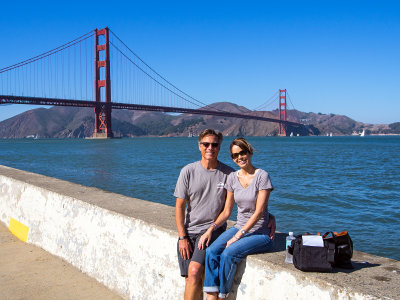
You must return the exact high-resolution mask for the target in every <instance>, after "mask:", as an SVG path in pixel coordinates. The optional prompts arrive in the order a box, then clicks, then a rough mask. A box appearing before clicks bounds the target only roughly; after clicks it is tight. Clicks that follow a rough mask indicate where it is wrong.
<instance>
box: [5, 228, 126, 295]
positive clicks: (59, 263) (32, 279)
mask: <svg viewBox="0 0 400 300" xmlns="http://www.w3.org/2000/svg"><path fill="white" fill-rule="evenodd" d="M0 299H2V300H16V299H32V300H34V299H40V300H44V299H59V300H63V299H93V300H97V299H110V300H114V299H115V300H117V299H122V298H120V297H119V296H117V295H116V294H114V293H113V292H112V291H110V290H109V289H107V288H106V287H105V286H104V285H102V284H101V283H99V282H97V281H96V280H95V279H93V278H91V277H89V276H87V275H85V274H83V273H82V272H81V271H79V270H78V269H76V268H74V267H73V266H72V265H70V264H69V263H67V262H66V261H64V260H62V259H61V258H59V257H56V256H54V255H51V254H49V253H48V252H46V251H44V250H43V249H41V248H38V247H35V246H33V245H31V244H27V243H24V242H22V241H20V240H19V239H18V238H16V237H15V236H14V235H13V234H12V233H11V232H10V231H9V230H8V228H7V227H6V226H5V225H4V224H3V223H1V222H0Z"/></svg>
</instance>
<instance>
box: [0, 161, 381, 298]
mask: <svg viewBox="0 0 400 300" xmlns="http://www.w3.org/2000/svg"><path fill="white" fill-rule="evenodd" d="M3 171H4V172H3ZM4 173H6V175H4ZM10 174H16V176H9V175H10ZM17 175H18V176H17ZM32 176H33V177H32ZM31 177H32V178H34V179H32V180H21V178H27V179H29V178H31ZM16 178H17V179H16ZM28 182H34V183H28ZM40 182H43V183H45V184H43V186H45V187H43V186H42V184H40ZM63 185H65V193H63V192H60V190H63ZM71 187H72V189H73V192H70V190H71ZM91 192H93V194H96V195H99V193H100V194H101V193H103V194H104V197H106V198H108V199H110V201H112V199H113V198H121V197H122V198H126V199H127V201H128V202H127V203H128V204H127V205H129V199H132V198H128V197H124V196H121V195H116V194H112V193H108V192H102V191H99V190H98V189H91V188H87V187H82V186H80V185H76V184H72V183H65V182H63V181H61V180H56V179H53V178H48V177H45V176H41V175H37V174H32V173H28V172H23V171H19V170H14V169H10V168H5V167H2V166H1V167H0V220H1V221H2V222H3V223H5V224H6V225H8V224H9V221H10V218H14V219H16V220H18V221H19V222H21V223H23V224H25V225H26V226H28V227H29V235H28V240H27V242H28V243H32V244H35V245H37V246H39V247H41V248H43V249H45V250H46V251H48V252H50V253H52V254H54V255H57V256H60V257H62V258H63V259H65V260H66V261H68V262H70V263H71V264H73V265H74V266H76V267H77V268H79V269H80V270H82V271H83V272H85V273H87V274H89V275H90V276H92V277H94V278H96V279H97V280H98V281H100V282H102V283H103V284H104V285H106V286H107V287H109V288H111V289H113V290H115V291H117V292H118V293H119V294H121V295H122V296H123V297H125V298H126V299H183V291H184V279H182V278H181V277H180V275H179V269H178V264H177V257H176V233H175V231H174V230H173V228H174V225H173V208H171V207H168V206H161V205H159V204H154V203H150V202H143V203H144V204H145V206H146V207H148V209H149V210H154V209H158V212H157V213H155V215H159V216H160V218H162V216H163V215H164V217H165V216H167V218H168V222H169V223H171V226H168V228H166V227H165V226H160V225H159V223H160V222H159V220H157V219H158V218H154V217H152V218H150V219H153V220H154V221H153V222H151V221H149V220H148V219H149V218H147V220H146V218H143V219H141V218H140V217H132V216H127V215H124V214H121V213H117V212H114V211H112V210H110V209H105V208H102V207H100V206H97V205H94V204H91V203H89V202H90V201H86V200H82V199H79V197H77V196H76V195H79V193H82V195H83V194H85V195H88V194H89V195H90V194H91ZM70 194H73V195H75V196H71V195H70ZM83 198H84V197H83ZM135 201H141V200H137V199H135ZM135 203H137V202H135ZM115 205H116V206H118V205H119V204H118V205H117V204H115ZM160 207H161V209H160ZM121 209H122V210H126V211H128V210H129V209H130V210H135V207H130V208H129V209H128V208H121ZM153 213H154V211H153ZM275 255H278V254H275ZM279 255H281V256H282V259H283V255H282V253H279ZM243 272H244V273H243ZM240 278H241V280H240ZM235 284H236V286H235V288H234V290H233V293H232V294H231V295H230V298H231V299H374V297H373V296H367V295H365V294H364V295H363V294H361V293H359V292H355V291H354V290H353V289H350V288H349V289H347V288H345V287H343V286H340V285H335V284H332V283H330V282H329V281H326V280H324V279H319V278H315V277H313V276H311V275H309V274H306V273H301V272H299V271H297V270H295V269H294V268H293V267H291V268H288V267H287V266H285V264H282V265H277V264H275V263H270V262H269V261H268V260H267V259H265V258H264V257H263V256H251V257H249V258H248V259H247V260H246V261H245V262H243V263H242V265H241V268H240V269H239V272H238V274H237V278H236V279H235ZM238 285H239V286H238Z"/></svg>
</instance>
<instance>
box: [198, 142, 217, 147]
mask: <svg viewBox="0 0 400 300" xmlns="http://www.w3.org/2000/svg"><path fill="white" fill-rule="evenodd" d="M200 144H201V145H203V146H204V148H208V147H210V145H211V147H213V148H218V146H219V143H207V142H201V143H200Z"/></svg>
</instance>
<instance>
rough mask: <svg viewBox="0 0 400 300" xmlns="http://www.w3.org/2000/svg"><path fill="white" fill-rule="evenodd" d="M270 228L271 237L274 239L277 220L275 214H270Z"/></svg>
mask: <svg viewBox="0 0 400 300" xmlns="http://www.w3.org/2000/svg"><path fill="white" fill-rule="evenodd" d="M268 228H269V229H270V232H269V237H270V238H271V240H273V239H274V238H275V231H276V221H275V216H274V215H273V214H269V221H268Z"/></svg>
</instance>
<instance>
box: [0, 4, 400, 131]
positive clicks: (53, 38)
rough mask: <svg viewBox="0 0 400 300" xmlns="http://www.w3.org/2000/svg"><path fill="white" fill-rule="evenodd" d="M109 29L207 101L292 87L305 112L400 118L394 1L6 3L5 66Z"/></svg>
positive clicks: (399, 31)
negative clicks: (96, 29)
mask: <svg viewBox="0 0 400 300" xmlns="http://www.w3.org/2000/svg"><path fill="white" fill-rule="evenodd" d="M105 26H108V27H110V28H111V29H112V30H113V31H114V32H115V33H116V34H117V35H118V36H119V37H120V38H121V39H122V40H123V41H124V42H125V43H126V44H127V45H128V46H129V47H130V48H131V49H133V50H134V51H135V52H136V53H137V54H138V55H139V56H140V57H141V58H142V59H144V60H145V61H146V62H147V63H148V64H150V65H151V66H152V67H153V68H154V69H155V70H157V71H158V72H159V73H161V74H162V75H163V76H164V77H166V78H167V79H168V80H169V81H171V82H172V83H174V84H175V85H176V86H178V87H179V88H180V89H182V90H183V91H185V92H187V93H188V94H190V95H191V96H193V97H195V98H197V99H200V100H202V101H203V102H205V103H212V102H217V101H230V102H233V103H236V104H239V105H244V106H246V107H247V108H249V109H253V108H255V107H257V106H259V105H261V104H262V103H264V102H266V101H267V99H268V98H269V97H271V96H272V95H273V94H274V93H275V92H277V90H278V89H285V88H286V89H287V90H288V93H289V95H290V98H291V100H292V103H293V105H294V107H295V108H296V109H298V110H301V111H305V112H316V113H318V112H321V113H326V114H328V113H335V114H343V115H347V116H349V117H351V118H353V119H355V120H357V121H361V122H366V123H392V122H399V121H400V4H399V2H398V1H384V0H383V1H248V2H246V3H245V2H244V1H164V2H158V1H126V2H125V1H124V2H119V1H97V2H92V1H68V2H62V1H51V2H50V1H38V2H34V1H29V2H25V1H18V2H16V3H15V4H12V3H11V1H8V3H3V4H2V17H1V18H0V34H1V37H2V45H1V47H0V68H2V67H6V66H8V65H11V64H14V63H17V62H19V61H22V60H24V59H26V58H29V57H32V56H35V55H37V54H40V53H42V52H45V51H47V50H50V49H52V48H55V47H57V46H59V45H61V44H63V43H65V42H67V41H70V40H72V39H74V38H76V37H78V36H80V35H82V34H84V33H86V32H88V31H90V30H92V29H94V28H99V29H100V28H103V27H105ZM32 108H36V107H31V106H23V105H7V106H3V107H0V120H4V119H6V118H9V117H11V116H13V115H15V114H18V113H20V112H22V111H24V110H27V109H32ZM273 108H274V107H271V109H273ZM275 108H277V105H276V107H275Z"/></svg>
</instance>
